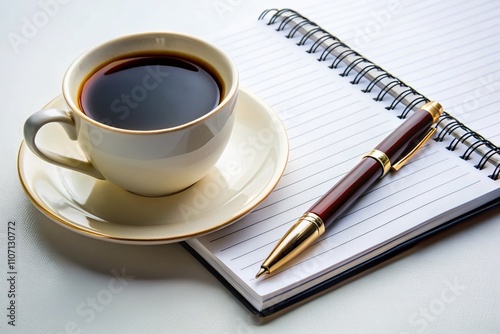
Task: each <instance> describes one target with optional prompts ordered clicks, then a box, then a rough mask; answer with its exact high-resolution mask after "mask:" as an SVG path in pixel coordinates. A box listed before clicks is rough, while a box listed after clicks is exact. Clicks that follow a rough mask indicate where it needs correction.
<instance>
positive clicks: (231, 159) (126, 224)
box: [17, 88, 289, 244]
mask: <svg viewBox="0 0 500 334" xmlns="http://www.w3.org/2000/svg"><path fill="white" fill-rule="evenodd" d="M44 108H60V109H67V108H68V106H67V105H66V103H65V102H64V99H63V98H62V96H58V97H57V98H55V99H54V100H52V101H51V102H50V103H49V104H48V105H47V106H45V107H44ZM235 112H236V120H235V125H234V130H233V134H232V136H231V139H230V141H229V144H228V146H227V148H226V150H225V151H224V153H223V155H222V157H221V158H220V159H219V161H218V162H217V164H216V166H215V167H214V168H213V169H212V171H211V172H210V173H209V174H208V175H207V176H206V177H205V178H203V179H202V180H201V181H199V182H197V183H196V184H195V185H193V186H191V187H190V188H188V189H186V190H184V191H182V192H180V193H177V194H174V195H170V196H165V197H158V198H150V197H142V196H138V195H135V194H132V193H130V192H127V191H126V190H123V189H121V188H118V187H117V186H115V185H113V184H111V183H109V182H107V181H101V180H97V179H94V178H92V177H90V176H87V175H84V174H81V173H78V172H74V171H71V170H67V169H64V168H60V167H57V166H55V165H52V164H50V163H47V162H45V161H42V160H41V159H39V158H38V157H36V156H35V155H34V154H33V153H32V152H31V151H30V150H29V149H28V148H27V146H26V144H25V143H24V142H22V143H21V147H20V149H19V155H18V163H17V166H18V167H17V168H18V174H19V179H20V181H21V184H22V186H23V187H24V190H25V192H26V194H27V195H28V197H29V199H30V200H31V201H32V202H33V204H34V205H35V207H37V208H38V209H39V210H40V211H41V212H42V213H43V214H45V215H46V216H47V217H49V218H50V219H51V220H53V221H55V222H57V223H59V224H61V225H62V226H64V227H66V228H69V229H71V230H73V231H75V232H78V233H81V234H84V235H87V236H90V237H94V238H98V239H103V240H108V241H114V242H121V243H130V244H161V243H170V242H178V241H182V240H185V239H189V238H194V237H199V236H202V235H204V234H207V233H210V232H213V231H215V230H218V229H220V228H222V227H225V226H227V225H229V224H231V223H233V222H235V221H236V220H238V219H239V218H241V217H243V216H245V215H246V214H247V213H249V212H250V211H251V210H252V209H253V208H255V207H256V206H257V205H258V204H259V203H261V202H262V201H263V200H264V199H265V198H266V197H267V196H268V195H269V194H270V193H271V192H272V191H273V189H274V188H275V187H276V185H277V183H278V181H279V179H280V178H281V176H282V174H283V172H284V170H285V166H286V163H287V160H288V150H289V147H288V139H287V136H286V131H285V129H284V127H283V125H282V123H281V121H280V120H279V118H278V116H277V115H276V113H275V112H274V111H273V110H272V109H271V108H270V107H269V106H267V105H266V104H265V103H264V102H263V101H262V100H260V99H259V98H257V97H256V96H255V95H253V94H251V93H250V92H248V91H247V90H245V89H241V88H240V91H239V95H238V101H237V104H236V108H235ZM37 139H38V140H39V142H40V145H43V147H46V148H47V149H51V150H53V151H57V152H59V153H64V154H65V155H70V156H73V157H75V158H82V153H81V151H80V149H79V147H78V146H77V144H76V143H74V142H71V141H70V140H69V139H68V138H67V137H66V136H65V134H64V130H63V129H62V127H60V126H59V125H57V124H48V125H46V126H44V127H43V128H42V129H41V130H40V132H39V134H38V137H37ZM173 177H175V176H173Z"/></svg>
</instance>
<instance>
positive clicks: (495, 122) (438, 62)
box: [301, 0, 500, 146]
mask: <svg viewBox="0 0 500 334" xmlns="http://www.w3.org/2000/svg"><path fill="white" fill-rule="evenodd" d="M351 7H352V6H351ZM351 7H340V8H339V7H338V6H335V3H333V2H332V3H328V4H322V5H317V6H312V7H309V8H305V9H304V10H303V12H304V13H303V14H304V15H305V16H307V17H309V18H311V19H312V20H314V21H316V22H317V23H318V22H321V26H322V27H324V28H325V29H326V30H328V31H330V32H332V33H333V34H335V35H337V36H338V37H339V38H341V39H342V40H344V41H345V42H346V43H347V44H349V45H350V46H351V47H352V48H354V49H355V50H357V51H359V52H360V53H361V54H363V55H364V56H365V57H367V58H368V59H370V60H371V61H373V62H375V63H376V64H378V65H380V66H382V67H383V68H384V69H386V70H388V71H389V72H391V73H392V74H394V75H395V76H396V77H398V78H400V79H402V80H403V81H404V82H406V83H408V84H410V85H411V86H412V87H413V88H415V89H416V90H417V91H419V92H420V93H422V94H424V95H425V96H427V97H428V98H430V99H436V100H439V102H440V103H442V105H443V106H444V107H445V109H446V111H447V112H449V113H450V114H452V115H453V116H454V117H456V118H457V119H459V120H460V121H461V122H464V123H466V125H467V126H468V127H469V128H471V129H473V130H475V131H476V132H479V133H481V134H482V135H483V136H484V137H486V138H488V139H489V140H490V141H491V142H493V143H494V144H495V145H497V146H499V145H500V117H499V110H500V94H499V91H500V62H499V61H498V59H499V57H500V34H499V33H498V32H499V31H500V20H499V19H498V18H499V17H500V3H499V2H498V1H487V0H478V1H467V0H461V1H455V2H454V4H453V6H449V4H448V3H445V2H424V1H404V2H403V1H401V2H392V3H387V4H385V3H384V4H380V5H379V6H377V7H376V8H373V9H372V10H369V11H360V12H359V13H358V14H356V15H361V17H357V18H356V20H357V21H358V22H359V23H357V24H355V25H354V26H353V25H352V24H351V25H350V24H349V21H350V20H351V21H352V19H353V18H352V15H353V14H354V13H352V8H351ZM339 10H340V13H339V14H340V15H335V16H332V15H331V13H332V12H333V11H335V12H338V11H339ZM301 12H302V11H301ZM416 15H417V16H418V19H415V16H416ZM339 16H341V17H342V18H341V19H339Z"/></svg>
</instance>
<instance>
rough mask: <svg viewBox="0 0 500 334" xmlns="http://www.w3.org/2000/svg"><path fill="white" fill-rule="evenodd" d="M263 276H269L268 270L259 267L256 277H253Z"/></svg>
mask: <svg viewBox="0 0 500 334" xmlns="http://www.w3.org/2000/svg"><path fill="white" fill-rule="evenodd" d="M264 274H269V270H268V269H266V268H262V267H261V268H260V270H259V272H258V273H257V275H255V278H259V277H261V276H262V275H264Z"/></svg>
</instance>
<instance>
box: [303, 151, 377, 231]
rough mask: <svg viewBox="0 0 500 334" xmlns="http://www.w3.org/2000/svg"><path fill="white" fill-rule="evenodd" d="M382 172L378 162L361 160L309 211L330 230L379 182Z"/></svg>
mask: <svg viewBox="0 0 500 334" xmlns="http://www.w3.org/2000/svg"><path fill="white" fill-rule="evenodd" d="M382 171H383V170H382V167H381V166H380V164H379V163H378V161H377V160H375V159H368V158H366V159H363V160H361V161H360V162H359V163H358V164H357V165H356V166H355V167H354V168H353V169H352V170H351V171H350V172H349V173H347V175H346V176H344V177H343V178H342V179H341V180H340V181H339V182H338V183H337V184H336V185H335V186H334V187H333V188H332V189H330V190H329V191H328V192H327V193H326V194H325V195H324V196H323V197H321V198H320V199H319V200H318V201H317V202H316V203H315V204H314V205H313V206H312V207H311V208H310V209H309V210H308V211H309V212H312V213H315V214H316V215H318V216H319V217H320V218H321V219H322V220H323V222H324V223H325V228H328V226H329V225H330V224H331V223H332V222H334V221H335V220H336V219H337V218H338V217H339V216H340V215H341V214H342V213H343V212H344V211H345V210H346V209H348V208H349V207H350V206H351V205H352V204H353V202H354V201H355V200H356V199H357V198H358V197H359V196H361V194H363V193H364V192H365V191H366V189H367V188H369V187H370V186H371V185H372V184H373V183H374V182H375V181H377V180H378V178H379V177H380V176H381V175H382Z"/></svg>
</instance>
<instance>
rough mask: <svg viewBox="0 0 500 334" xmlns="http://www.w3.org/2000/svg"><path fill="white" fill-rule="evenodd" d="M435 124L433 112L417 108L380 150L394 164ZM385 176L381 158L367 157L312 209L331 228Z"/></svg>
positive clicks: (383, 142) (383, 143)
mask: <svg viewBox="0 0 500 334" xmlns="http://www.w3.org/2000/svg"><path fill="white" fill-rule="evenodd" d="M432 124H433V117H432V115H431V114H430V113H429V112H427V111H426V110H422V109H420V110H417V111H416V112H415V113H414V114H413V115H412V116H411V117H410V118H408V119H407V120H406V121H405V122H403V123H402V124H401V125H400V126H399V127H398V128H397V129H396V130H394V131H393V132H392V133H391V134H390V135H389V136H388V137H386V138H385V139H384V140H383V141H382V142H381V143H380V144H379V145H378V146H377V147H376V149H377V150H379V151H382V152H384V153H385V155H387V157H388V158H389V160H390V162H391V164H393V163H394V162H396V161H397V160H398V159H399V158H400V157H402V156H403V155H405V154H406V153H407V152H408V151H409V150H411V149H412V148H413V147H415V144H416V143H417V142H419V141H420V139H421V138H422V136H423V135H425V133H426V132H427V130H428V129H429V128H430V127H431V126H432ZM382 175H383V168H382V165H381V164H380V163H379V161H377V160H376V159H373V158H364V159H363V160H361V161H360V162H359V163H358V164H357V165H356V166H355V167H354V168H353V169H352V170H351V171H350V172H349V173H347V175H346V176H344V177H343V178H342V179H341V180H340V181H339V182H338V183H337V184H336V185H335V186H334V187H333V188H332V189H330V190H329V191H328V192H327V193H326V194H325V195H324V196H323V197H321V198H320V199H319V200H318V201H317V202H316V203H315V204H314V205H313V206H312V207H311V208H310V209H309V210H308V211H309V212H312V213H315V214H316V215H318V216H319V217H320V218H321V219H322V220H323V222H324V224H325V227H328V226H329V225H330V224H331V223H332V222H333V221H335V220H336V219H337V218H338V217H339V216H340V215H342V213H343V212H345V210H346V209H348V208H349V207H350V206H351V205H352V204H353V202H354V201H355V200H356V199H357V198H358V197H359V196H361V195H362V194H363V193H364V192H365V191H366V190H367V189H368V188H369V187H370V186H371V185H372V184H373V183H374V182H375V181H377V180H378V179H379V178H380V177H381V176H382Z"/></svg>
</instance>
